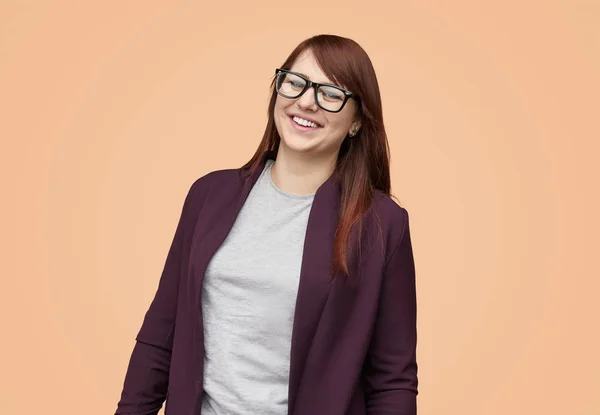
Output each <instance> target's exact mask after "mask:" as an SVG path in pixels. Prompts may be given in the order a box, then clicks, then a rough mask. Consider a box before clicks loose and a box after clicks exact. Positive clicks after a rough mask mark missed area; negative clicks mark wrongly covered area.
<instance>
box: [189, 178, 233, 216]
mask: <svg viewBox="0 0 600 415" xmlns="http://www.w3.org/2000/svg"><path fill="white" fill-rule="evenodd" d="M241 182H242V177H241V170H240V169H222V170H214V171H211V172H209V173H206V174H205V175H203V176H201V177H198V178H197V179H196V180H194V181H193V182H192V184H191V185H190V187H189V190H188V194H187V196H186V200H185V204H186V205H188V206H190V209H192V210H194V209H199V208H200V207H201V206H202V204H203V202H204V200H205V199H206V197H207V196H208V195H209V194H213V193H214V192H218V191H219V189H232V188H236V187H237V185H239V184H240V183H241Z"/></svg>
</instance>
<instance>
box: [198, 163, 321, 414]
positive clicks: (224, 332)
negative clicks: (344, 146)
mask: <svg viewBox="0 0 600 415" xmlns="http://www.w3.org/2000/svg"><path fill="white" fill-rule="evenodd" d="M272 164H273V160H268V161H267V164H266V165H265V168H264V170H263V172H262V174H261V176H260V177H259V179H258V181H257V182H256V184H255V185H254V187H253V188H252V190H251V192H250V194H249V195H248V198H247V200H246V202H245V203H244V205H243V206H242V209H241V211H240V214H239V215H238V217H237V219H236V221H235V223H234V226H233V228H232V230H231V232H230V233H229V235H228V236H227V238H226V240H225V242H224V243H223V244H222V245H221V247H220V248H219V250H218V251H217V252H216V254H215V255H214V256H213V258H212V259H211V261H210V263H209V265H208V267H207V269H206V274H205V278H204V284H203V289H202V313H203V316H204V344H205V357H204V397H203V402H202V415H213V414H214V415H225V414H227V415H230V414H235V415H242V414H248V415H250V414H251V415H257V414H260V415H271V414H272V415H283V414H287V404H288V401H287V399H288V378H289V364H290V348H291V337H292V323H293V319H294V308H295V304H296V294H297V292H298V282H299V277H300V266H301V262H302V250H303V246H304V237H305V233H306V225H307V222H308V216H309V213H310V209H311V206H312V202H313V199H314V195H308V196H297V195H292V194H288V193H285V192H283V191H282V190H280V189H279V188H277V186H276V185H275V183H274V182H273V180H272V178H271V165H272Z"/></svg>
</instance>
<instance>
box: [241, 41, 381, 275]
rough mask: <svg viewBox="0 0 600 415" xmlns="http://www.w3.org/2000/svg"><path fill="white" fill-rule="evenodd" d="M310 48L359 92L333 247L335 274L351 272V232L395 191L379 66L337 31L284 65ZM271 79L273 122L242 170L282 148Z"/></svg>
mask: <svg viewBox="0 0 600 415" xmlns="http://www.w3.org/2000/svg"><path fill="white" fill-rule="evenodd" d="M308 50H310V51H311V52H312V53H313V55H314V57H315V59H316V60H317V63H318V64H319V66H320V68H321V70H322V71H323V72H324V73H325V75H327V77H328V78H329V79H330V80H331V81H332V82H334V83H336V84H338V85H340V86H342V87H344V88H347V89H348V90H350V91H352V92H353V93H354V94H356V95H358V96H359V100H358V101H357V102H358V106H357V111H358V114H357V115H358V117H359V118H360V120H361V128H360V130H359V132H358V134H356V135H355V136H354V137H349V136H346V138H344V141H343V142H342V145H341V148H340V152H339V155H338V159H337V164H336V168H335V169H336V171H337V172H338V173H339V177H340V187H341V206H340V219H339V222H338V225H337V229H336V233H335V239H334V248H333V264H332V266H333V268H332V271H333V274H336V273H342V274H344V275H348V264H347V258H348V253H349V252H350V249H349V246H348V245H349V236H350V231H351V230H352V228H353V227H354V226H355V225H356V226H358V227H359V229H358V232H359V235H360V231H361V229H360V226H361V225H360V220H361V218H362V217H363V215H364V213H365V212H366V211H367V209H368V208H369V206H370V205H371V203H372V201H373V197H374V196H373V194H374V191H375V190H379V191H380V192H382V193H384V194H386V195H390V168H389V158H390V156H389V153H390V151H389V144H388V141H387V135H386V132H385V128H384V126H383V112H382V108H381V95H380V92H379V85H378V83H377V77H376V76H375V69H374V68H373V64H372V63H371V60H370V59H369V57H368V55H367V53H366V52H365V51H364V50H363V48H362V47H361V46H360V45H358V43H356V42H355V41H353V40H351V39H348V38H345V37H341V36H336V35H325V34H323V35H316V36H313V37H311V38H309V39H306V40H304V41H303V42H302V43H300V44H299V45H298V46H296V48H295V49H294V50H293V51H292V53H291V54H290V55H289V56H288V58H287V59H286V60H285V62H284V63H283V65H281V67H282V68H286V69H290V68H291V66H292V65H293V64H294V62H295V61H296V59H298V57H299V56H300V55H301V54H302V53H303V52H305V51H308ZM274 85H275V77H273V80H272V82H271V91H272V93H271V99H270V101H269V107H268V121H267V126H266V128H265V132H264V135H263V138H262V140H261V142H260V144H259V146H258V148H257V150H256V153H255V154H254V156H253V157H252V158H251V159H250V161H248V162H247V163H246V164H245V165H244V166H243V167H242V168H243V169H250V170H251V171H253V170H254V169H256V168H257V167H258V165H259V164H260V162H261V160H262V157H263V155H264V153H265V152H267V151H277V149H278V148H279V143H280V140H281V138H280V137H279V133H278V132H277V128H276V126H275V121H274V108H275V101H276V99H277V91H275V88H274Z"/></svg>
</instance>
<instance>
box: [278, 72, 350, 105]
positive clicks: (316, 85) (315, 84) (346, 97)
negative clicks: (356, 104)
mask: <svg viewBox="0 0 600 415" xmlns="http://www.w3.org/2000/svg"><path fill="white" fill-rule="evenodd" d="M282 73H289V74H292V75H294V76H297V77H298V78H301V79H302V80H304V81H305V82H306V84H305V85H304V89H302V91H300V93H299V94H298V95H297V96H295V97H290V96H288V95H285V94H282V93H281V92H279V77H280V76H281V74H282ZM275 76H276V77H277V79H276V80H275V90H276V91H277V93H278V94H279V95H281V96H282V97H284V98H288V99H296V98H300V97H301V96H302V95H303V94H304V93H305V92H306V91H308V90H309V89H310V88H311V87H312V88H313V89H314V91H315V102H316V103H317V105H318V106H319V108H321V109H323V110H324V111H327V112H334V113H335V112H340V111H341V110H343V109H344V106H345V105H346V102H348V100H349V99H350V98H352V99H354V100H356V101H358V99H359V98H358V96H357V95H356V94H354V93H352V92H350V91H348V90H346V89H344V88H342V87H340V86H337V85H333V84H323V83H318V82H313V81H311V80H310V79H308V78H307V77H306V76H304V75H301V74H299V73H297V72H292V71H290V70H289V69H284V68H277V69H275ZM321 86H327V87H330V88H335V89H337V90H340V91H342V92H343V93H344V101H343V102H342V106H341V107H340V109H339V110H337V111H333V110H330V109H327V108H323V106H322V105H321V104H320V103H319V98H318V90H319V87H321Z"/></svg>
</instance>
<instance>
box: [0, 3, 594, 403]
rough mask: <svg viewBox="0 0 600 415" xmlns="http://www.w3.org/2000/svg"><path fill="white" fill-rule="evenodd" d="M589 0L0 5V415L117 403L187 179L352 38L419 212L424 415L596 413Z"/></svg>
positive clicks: (228, 160)
mask: <svg viewBox="0 0 600 415" xmlns="http://www.w3.org/2000/svg"><path fill="white" fill-rule="evenodd" d="M599 22H600V3H599V2H598V1H592V0H588V1H584V0H577V1H575V0H569V1H567V0H563V1H553V0H545V1H516V0H510V1H488V2H481V1H465V0H455V1H451V2H450V1H447V2H444V1H437V2H433V1H387V2H378V1H369V2H358V1H340V0H332V1H327V2H324V1H316V0H306V1H289V0H288V1H266V0H255V1H252V2H246V1H237V2H224V1H219V2H209V3H207V2H204V1H174V2H164V1H153V0H152V1H151V0H145V1H137V0H136V1H114V0H104V1H73V0H71V1H7V0H3V1H1V2H0V137H1V140H2V141H1V150H0V154H1V159H0V168H1V169H2V170H1V171H0V181H1V182H0V185H1V194H2V203H1V205H0V206H1V208H0V209H2V210H1V214H0V229H1V231H0V235H1V241H0V243H1V244H2V245H1V248H2V249H1V252H2V261H1V265H2V277H1V278H2V280H1V281H2V285H1V289H0V316H1V319H2V320H1V321H0V324H1V325H0V327H1V330H2V335H1V338H0V358H1V361H0V373H1V375H0V412H1V413H3V414H11V415H13V414H14V415H17V414H49V415H51V414H86V415H101V414H110V413H114V409H115V407H116V403H117V401H118V398H119V395H120V392H121V387H122V382H123V377H124V375H125V369H126V366H127V362H128V359H129V356H130V353H131V350H132V348H133V345H134V338H135V335H136V333H137V330H138V329H139V327H140V324H141V321H142V318H143V315H144V313H145V311H146V309H147V307H148V305H149V304H150V301H151V299H152V296H153V295H154V292H155V290H156V287H157V284H158V278H159V276H160V272H161V270H162V266H163V264H164V260H165V258H166V253H167V251H168V248H169V245H170V242H171V238H172V236H173V233H174V230H175V225H176V223H177V220H178V217H179V213H180V209H181V206H182V203H183V200H184V197H185V194H186V192H187V190H188V189H189V186H190V185H191V184H192V183H193V181H194V180H195V179H196V178H198V177H200V176H201V175H203V174H205V173H207V172H209V171H211V170H215V169H221V168H231V167H239V166H241V165H242V164H243V163H244V162H246V161H247V160H248V159H249V158H250V156H251V154H252V153H253V152H254V150H255V148H256V146H257V145H258V142H259V140H260V138H261V136H262V133H263V129H264V126H265V121H266V117H267V114H266V109H267V100H268V96H269V90H268V88H269V83H270V81H271V78H272V76H273V74H274V69H275V68H276V67H277V66H279V65H280V64H281V63H282V62H283V60H284V59H285V57H286V56H287V54H288V53H289V52H291V50H292V49H293V48H294V47H295V46H296V45H297V44H298V43H299V42H300V41H302V40H303V39H305V38H307V37H309V36H312V35H314V34H317V33H334V34H339V35H342V36H347V37H350V38H352V39H354V40H356V41H357V42H359V43H360V44H361V45H362V46H363V47H364V48H365V50H366V51H367V53H368V54H369V55H370V57H371V59H372V61H373V64H374V66H375V69H376V71H377V75H378V80H379V83H380V87H381V91H382V97H383V107H384V117H385V126H386V128H387V132H388V135H389V141H390V145H391V149H392V175H393V192H394V194H395V195H396V196H397V197H398V199H399V201H400V203H401V204H402V205H403V206H404V207H406V208H407V210H408V211H409V213H410V216H411V231H412V238H413V249H414V255H415V262H416V267H417V290H418V307H419V308H418V329H419V334H418V351H417V354H418V361H419V375H420V393H419V397H418V405H419V414H420V415H440V414H443V415H506V414H511V415H530V414H544V415H598V414H600V357H599V354H598V351H599V350H600V330H599V326H600V322H599V320H600V304H599V302H600V301H599V300H598V295H599V294H600V282H599V278H600V266H599V263H598V256H599V245H600V244H599V241H598V232H599V231H600V226H599V225H600V221H599V219H598V214H599V211H600V197H599V190H598V189H599V188H600V184H599V178H600V171H599V169H598V157H599V155H600V154H599V153H600V152H599V150H600V145H599V144H598V140H599V139H600V128H599V121H600V120H599V118H600V117H599V114H600V111H599V110H600V104H599V96H600V80H599V78H600V75H599V74H600V23H599Z"/></svg>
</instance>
